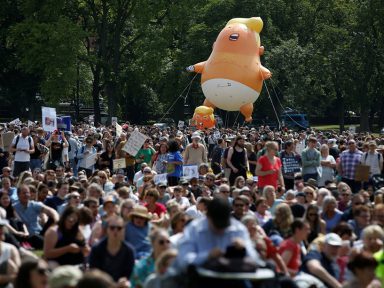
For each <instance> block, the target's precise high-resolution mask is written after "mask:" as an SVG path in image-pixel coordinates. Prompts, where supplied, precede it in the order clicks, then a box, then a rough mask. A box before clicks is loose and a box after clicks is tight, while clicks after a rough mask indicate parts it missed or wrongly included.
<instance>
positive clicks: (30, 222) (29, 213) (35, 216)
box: [14, 184, 59, 249]
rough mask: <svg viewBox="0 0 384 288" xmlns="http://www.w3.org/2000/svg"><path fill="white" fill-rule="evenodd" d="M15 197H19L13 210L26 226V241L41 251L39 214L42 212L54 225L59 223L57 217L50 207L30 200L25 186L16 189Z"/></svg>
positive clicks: (41, 238) (28, 191) (28, 190)
mask: <svg viewBox="0 0 384 288" xmlns="http://www.w3.org/2000/svg"><path fill="white" fill-rule="evenodd" d="M17 195H18V197H19V201H18V202H17V203H15V205H14V208H15V211H16V213H17V215H18V216H19V217H20V219H21V220H22V221H23V223H24V224H25V225H26V226H27V229H28V232H29V236H28V238H27V241H28V242H29V243H30V244H31V245H32V247H34V248H36V249H41V248H43V237H42V236H41V235H40V232H41V231H42V230H43V228H42V227H41V226H40V223H39V216H40V213H41V212H42V213H44V214H47V216H49V217H50V218H52V220H53V222H54V223H56V222H58V221H59V215H58V214H57V212H56V211H55V210H54V209H52V208H51V207H48V206H46V205H44V204H43V203H40V202H36V201H33V200H30V197H31V194H30V189H29V187H28V186H27V185H25V184H22V185H21V186H19V188H18V189H17Z"/></svg>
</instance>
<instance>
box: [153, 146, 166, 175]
mask: <svg viewBox="0 0 384 288" xmlns="http://www.w3.org/2000/svg"><path fill="white" fill-rule="evenodd" d="M167 154H168V145H167V143H161V144H160V146H159V150H158V151H157V152H156V153H155V154H154V155H153V157H152V163H153V167H152V169H153V170H155V171H156V173H157V174H164V173H167V165H166V162H167V157H168V156H167Z"/></svg>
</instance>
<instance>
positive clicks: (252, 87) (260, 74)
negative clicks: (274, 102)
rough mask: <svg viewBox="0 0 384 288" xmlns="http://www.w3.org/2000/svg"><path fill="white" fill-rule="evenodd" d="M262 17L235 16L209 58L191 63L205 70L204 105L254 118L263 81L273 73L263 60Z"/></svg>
mask: <svg viewBox="0 0 384 288" xmlns="http://www.w3.org/2000/svg"><path fill="white" fill-rule="evenodd" d="M262 29H263V21H262V20H261V18H260V17H252V18H234V19H232V20H230V21H229V22H228V23H227V25H226V26H225V27H224V29H223V30H222V31H221V32H220V34H219V36H218V37H217V39H216V42H215V43H214V45H213V50H212V53H211V55H210V56H209V58H208V60H207V61H204V62H201V63H198V64H195V65H193V66H189V67H188V68H187V71H189V72H197V73H201V86H202V89H203V93H204V95H205V98H206V99H205V101H204V106H208V107H212V108H215V107H218V108H220V109H223V110H227V111H239V110H240V112H241V113H242V114H243V115H244V117H245V121H247V122H248V121H251V120H252V112H253V103H254V102H255V101H256V100H257V98H258V97H259V95H260V92H261V88H262V86H263V80H265V79H268V78H270V77H271V76H272V74H271V72H270V71H269V70H268V69H267V68H265V67H263V66H262V65H261V63H260V56H261V55H263V52H264V47H263V46H260V35H259V33H260V32H261V30H262Z"/></svg>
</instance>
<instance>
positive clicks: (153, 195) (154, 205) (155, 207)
mask: <svg viewBox="0 0 384 288" xmlns="http://www.w3.org/2000/svg"><path fill="white" fill-rule="evenodd" d="M159 197H160V194H159V191H157V190H156V188H151V189H149V190H147V191H146V193H145V196H144V199H145V202H146V203H145V205H144V206H145V207H147V209H148V212H150V213H152V215H153V216H155V215H156V218H157V219H163V218H164V216H165V213H166V212H167V209H166V208H165V206H164V205H163V204H161V203H158V202H157V200H158V199H159Z"/></svg>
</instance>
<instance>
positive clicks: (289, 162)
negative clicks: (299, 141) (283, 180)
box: [281, 156, 300, 174]
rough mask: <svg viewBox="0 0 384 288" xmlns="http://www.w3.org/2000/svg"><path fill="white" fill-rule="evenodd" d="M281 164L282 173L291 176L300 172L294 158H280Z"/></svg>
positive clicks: (297, 162)
mask: <svg viewBox="0 0 384 288" xmlns="http://www.w3.org/2000/svg"><path fill="white" fill-rule="evenodd" d="M281 160H282V162H283V163H282V164H283V173H284V174H292V173H296V172H300V163H299V161H298V160H297V159H296V157H295V156H285V157H282V158H281Z"/></svg>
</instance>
